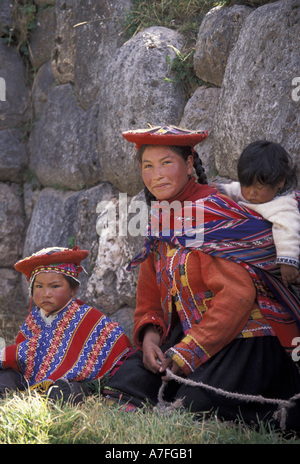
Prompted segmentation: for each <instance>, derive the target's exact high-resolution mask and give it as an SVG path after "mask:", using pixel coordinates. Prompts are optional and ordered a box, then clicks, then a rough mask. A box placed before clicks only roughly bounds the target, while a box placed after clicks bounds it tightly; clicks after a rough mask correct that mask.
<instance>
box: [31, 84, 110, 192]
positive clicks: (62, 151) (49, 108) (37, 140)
mask: <svg viewBox="0 0 300 464" xmlns="http://www.w3.org/2000/svg"><path fill="white" fill-rule="evenodd" d="M90 116H91V119H90V120H89V117H90ZM93 124H94V126H95V125H96V121H95V120H94V117H93V114H92V115H91V114H90V113H89V112H85V111H84V110H83V109H82V108H80V106H79V105H78V103H77V100H76V98H75V96H74V93H73V87H72V86H71V84H65V85H59V86H56V87H54V88H53V89H51V90H50V92H49V93H48V100H47V102H46V103H45V105H44V110H43V112H42V115H41V118H40V119H39V120H38V121H37V122H36V124H35V126H34V128H33V130H32V132H31V136H30V141H29V150H30V166H31V168H32V169H33V170H34V171H35V172H36V174H37V176H38V178H39V180H40V182H41V184H42V185H43V186H57V187H62V188H68V189H73V190H78V189H81V188H83V187H85V186H92V185H95V184H96V183H97V182H99V180H101V173H100V162H99V158H98V153H96V151H95V150H96V148H95V141H94V139H93Z"/></svg>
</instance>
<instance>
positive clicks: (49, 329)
mask: <svg viewBox="0 0 300 464" xmlns="http://www.w3.org/2000/svg"><path fill="white" fill-rule="evenodd" d="M88 254H89V253H88V251H85V250H80V249H79V248H78V247H75V248H73V249H72V250H70V249H67V248H59V247H54V248H46V249H43V250H41V251H39V252H37V253H35V254H33V255H32V256H30V257H28V258H25V259H22V260H21V261H18V262H17V263H16V264H15V268H16V270H17V271H19V272H21V273H23V274H25V276H26V277H27V279H28V281H29V283H30V294H31V296H32V298H33V301H34V303H35V304H36V306H35V307H34V308H33V309H32V310H31V311H30V312H29V315H28V317H27V319H26V321H25V322H24V324H23V326H22V328H21V331H20V332H19V334H18V335H17V338H16V344H15V345H11V346H7V347H6V348H4V349H3V350H0V395H1V394H2V395H3V394H5V392H6V390H24V389H25V388H26V387H39V388H40V389H42V390H48V389H49V387H50V389H51V390H49V392H48V393H49V396H50V398H55V399H57V398H62V399H66V398H71V399H72V400H74V396H76V397H77V398H76V401H78V400H79V399H80V400H81V399H82V396H83V393H88V389H87V387H86V384H83V383H82V382H81V381H83V380H93V379H100V378H102V377H103V376H104V375H105V374H106V373H108V372H109V371H110V370H111V369H112V368H113V367H114V366H116V364H117V363H118V364H119V363H120V361H121V360H122V358H124V356H125V355H126V353H128V352H129V350H130V347H131V343H130V341H129V339H128V338H127V336H126V335H125V334H124V332H123V330H122V328H121V327H120V326H119V325H118V324H117V323H115V322H112V321H111V320H110V319H109V318H108V317H106V316H105V315H104V314H102V313H101V312H100V311H98V310H97V309H95V308H92V307H90V306H88V305H87V304H85V303H83V302H82V301H80V300H77V299H75V295H76V292H77V290H78V287H79V284H80V282H79V280H78V276H79V273H80V272H81V270H82V267H81V265H80V263H81V261H82V260H83V259H85V258H86V257H87V256H88ZM72 394H73V398H72Z"/></svg>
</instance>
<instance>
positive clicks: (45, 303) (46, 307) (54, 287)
mask: <svg viewBox="0 0 300 464" xmlns="http://www.w3.org/2000/svg"><path fill="white" fill-rule="evenodd" d="M75 293H76V290H74V289H71V287H70V285H69V282H68V281H67V280H66V279H65V278H64V276H63V275H62V274H58V273H57V272H42V273H40V274H38V275H37V276H36V278H35V280H34V283H33V300H34V302H35V304H36V305H37V306H38V307H39V308H41V309H42V310H43V311H44V312H45V313H46V314H51V313H53V312H54V311H57V310H59V309H61V308H63V307H64V306H65V305H66V304H67V303H68V301H69V300H70V299H71V298H72V297H73V296H74V295H75Z"/></svg>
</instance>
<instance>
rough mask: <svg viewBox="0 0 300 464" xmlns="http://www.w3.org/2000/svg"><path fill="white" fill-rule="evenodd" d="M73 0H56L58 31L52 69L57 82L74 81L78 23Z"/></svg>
mask: <svg viewBox="0 0 300 464" xmlns="http://www.w3.org/2000/svg"><path fill="white" fill-rule="evenodd" d="M73 5H74V1H73V0H57V1H56V9H55V11H56V32H55V39H54V43H55V45H54V48H53V51H52V69H53V74H54V77H55V79H56V80H57V82H59V83H60V84H67V83H69V82H71V83H73V82H74V63H75V55H76V48H75V35H76V31H75V28H74V27H73V26H74V25H75V24H76V21H75V18H74V11H73Z"/></svg>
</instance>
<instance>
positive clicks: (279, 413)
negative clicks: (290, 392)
mask: <svg viewBox="0 0 300 464" xmlns="http://www.w3.org/2000/svg"><path fill="white" fill-rule="evenodd" d="M166 376H167V377H168V378H169V379H170V380H175V381H176V382H178V383H182V384H184V385H187V386H189V387H201V388H204V389H206V390H210V391H213V392H215V393H217V394H218V395H222V396H225V397H226V398H230V399H238V400H241V401H246V402H256V403H261V404H275V405H278V408H277V410H276V411H275V412H274V414H273V418H274V419H275V420H277V421H278V422H279V425H280V428H281V429H282V430H285V428H286V419H287V416H288V410H289V409H290V408H292V407H294V406H295V404H296V403H295V402H296V400H298V399H300V393H297V394H296V395H294V396H292V397H291V398H290V399H288V400H283V399H277V398H265V397H263V396H262V395H247V394H243V393H235V392H229V391H226V390H223V389H222V388H216V387H213V386H211V385H207V384H205V383H203V382H195V381H194V380H191V379H187V378H183V377H179V376H178V375H175V374H173V372H171V371H170V369H166ZM167 385H168V382H166V381H164V382H163V383H162V385H161V387H160V389H159V392H158V405H157V409H159V410H166V411H171V410H174V409H178V408H179V407H182V405H183V399H181V400H176V401H175V402H174V403H167V402H165V401H164V399H163V393H164V390H165V388H166V386H167Z"/></svg>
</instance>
